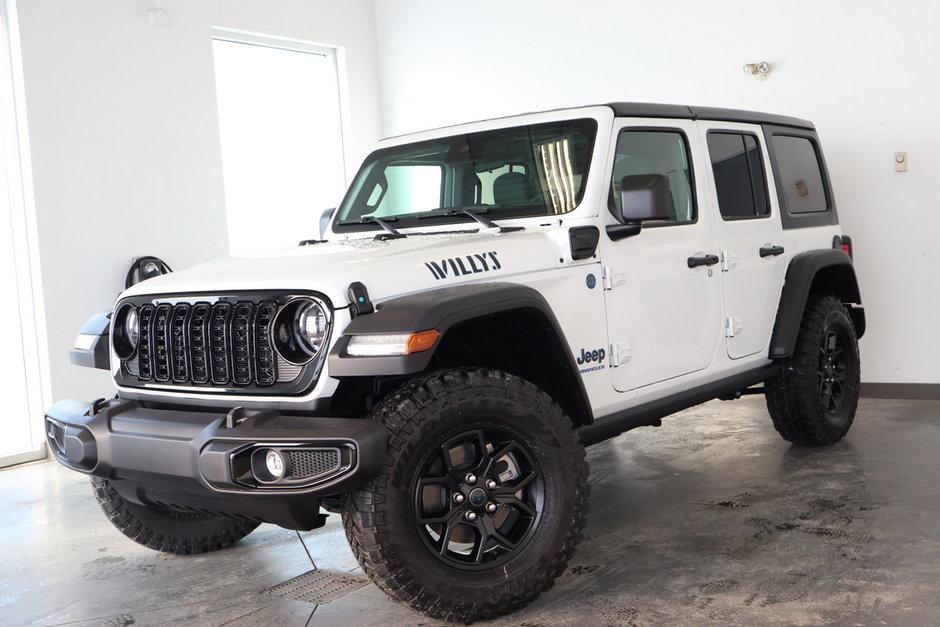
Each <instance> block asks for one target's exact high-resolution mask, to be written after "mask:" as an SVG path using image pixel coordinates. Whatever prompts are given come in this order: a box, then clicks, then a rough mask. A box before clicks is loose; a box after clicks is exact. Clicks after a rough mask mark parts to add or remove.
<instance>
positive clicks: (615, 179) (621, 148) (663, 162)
mask: <svg viewBox="0 0 940 627" xmlns="http://www.w3.org/2000/svg"><path fill="white" fill-rule="evenodd" d="M635 174H661V175H663V176H665V177H666V180H667V181H668V183H669V193H670V195H671V196H672V208H671V210H670V212H669V219H667V220H662V221H659V222H647V223H646V225H647V226H655V225H657V224H685V223H689V222H694V221H695V190H694V189H693V187H692V166H691V165H690V164H689V151H688V147H687V144H686V140H685V135H684V134H683V133H681V132H680V131H671V130H662V131H658V130H636V131H634V130H625V131H621V133H620V137H618V138H617V152H616V155H615V157H614V171H613V176H612V177H611V178H612V180H611V199H610V203H611V208H612V211H613V210H614V208H615V209H616V210H618V212H619V209H620V181H621V179H623V177H625V176H631V175H635ZM614 215H616V213H615V214H614Z"/></svg>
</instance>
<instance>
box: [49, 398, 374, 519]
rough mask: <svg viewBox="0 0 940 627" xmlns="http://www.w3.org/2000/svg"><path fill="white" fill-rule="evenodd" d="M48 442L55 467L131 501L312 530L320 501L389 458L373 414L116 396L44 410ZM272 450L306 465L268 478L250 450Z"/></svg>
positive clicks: (364, 478) (69, 402) (348, 487)
mask: <svg viewBox="0 0 940 627" xmlns="http://www.w3.org/2000/svg"><path fill="white" fill-rule="evenodd" d="M46 438H47V440H48V443H49V448H50V450H51V451H52V453H53V455H54V456H55V457H56V459H57V460H58V461H59V462H60V463H62V464H63V465H65V466H67V467H69V468H72V469H74V470H77V471H79V472H83V473H87V474H91V475H95V476H98V477H103V478H107V479H109V480H111V481H112V482H113V484H114V487H115V489H116V490H117V491H118V492H119V493H120V494H121V495H122V496H124V497H125V498H127V499H129V500H131V501H134V502H139V503H142V504H145V505H154V504H157V505H161V506H164V507H165V506H172V507H182V508H189V509H197V510H199V511H205V512H212V513H220V514H226V515H231V516H239V517H244V518H251V519H255V520H260V521H264V522H271V523H274V524H278V525H281V526H283V527H287V528H291V529H310V528H313V527H315V526H318V524H319V522H321V521H320V518H319V515H318V512H319V497H320V496H326V495H335V494H340V493H343V492H347V491H350V490H353V489H355V488H356V487H358V486H359V485H361V484H362V483H363V482H365V481H368V480H369V479H371V478H373V477H374V476H375V475H377V474H378V473H379V471H380V470H381V467H382V463H383V461H384V458H385V429H384V427H383V426H382V425H381V424H379V423H376V422H374V421H371V420H363V419H350V418H308V417H301V416H285V415H283V414H280V413H278V412H276V411H264V412H245V411H240V410H232V411H231V412H229V413H228V414H222V413H209V412H196V411H186V410H165V409H149V408H145V407H142V406H141V405H140V404H139V403H137V402H134V401H129V400H120V399H114V400H110V401H103V400H102V401H96V402H95V403H91V404H89V403H82V402H78V401H72V400H63V401H59V402H58V403H56V404H55V405H54V406H52V407H51V408H50V409H49V410H48V411H47V412H46ZM271 449H274V450H277V451H280V452H281V453H282V454H283V457H284V459H288V460H290V459H295V457H294V456H298V455H299V456H300V457H296V459H298V460H301V461H303V466H302V467H301V464H300V463H299V462H298V463H297V464H295V465H296V466H297V468H296V469H293V470H290V472H289V473H285V476H284V477H283V480H277V481H273V480H270V479H271V478H270V477H267V479H268V480H265V477H263V472H261V473H259V472H257V465H258V462H257V458H258V454H256V452H258V451H260V452H261V457H262V458H263V454H264V452H265V451H267V450H271ZM253 460H254V461H253ZM309 460H314V461H315V462H316V463H309ZM324 460H328V463H327V462H326V461H324ZM259 475H260V476H259Z"/></svg>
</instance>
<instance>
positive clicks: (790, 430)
mask: <svg viewBox="0 0 940 627" xmlns="http://www.w3.org/2000/svg"><path fill="white" fill-rule="evenodd" d="M781 365H782V370H781V372H780V374H779V375H777V376H776V377H774V378H773V379H771V380H769V381H768V382H767V383H766V386H765V393H766V397H767V409H768V411H769V412H770V417H771V418H772V419H773V422H774V427H775V428H776V429H777V431H778V432H779V433H780V435H781V436H783V438H784V439H785V440H788V441H790V442H795V443H800V444H820V445H825V444H833V443H834V442H838V441H839V440H841V439H842V438H843V437H844V436H845V434H846V433H848V431H849V428H850V427H851V426H852V421H853V420H854V418H855V409H856V407H857V406H858V391H859V373H860V371H861V368H860V366H859V358H858V339H857V337H856V333H855V326H854V325H853V324H852V318H851V317H850V316H849V314H848V312H847V311H846V310H845V307H844V306H843V305H842V303H841V302H840V301H839V299H838V298H836V297H835V296H820V295H811V296H810V297H809V300H808V302H807V304H806V310H805V312H804V313H803V321H802V322H801V324H800V331H799V334H798V335H797V340H796V347H795V348H794V350H793V356H792V357H791V358H790V359H788V360H786V361H785V362H783V363H782V364H781Z"/></svg>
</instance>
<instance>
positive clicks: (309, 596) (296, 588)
mask: <svg viewBox="0 0 940 627" xmlns="http://www.w3.org/2000/svg"><path fill="white" fill-rule="evenodd" d="M368 583H369V578H368V577H366V576H364V575H354V574H352V573H343V572H339V571H335V570H319V569H317V570H311V571H310V572H307V573H304V574H303V575H300V576H299V577H294V578H293V579H290V580H288V581H285V582H284V583H279V584H277V585H276V586H272V587H270V588H268V589H267V590H262V591H261V594H274V595H277V596H281V597H286V598H288V599H296V600H297V601H306V602H307V603H313V604H315V605H322V604H323V603H329V602H330V601H335V600H336V599H338V598H340V597H343V596H346V595H347V594H349V593H350V592H352V591H354V590H358V589H359V588H361V587H363V586H365V585H367V584H368Z"/></svg>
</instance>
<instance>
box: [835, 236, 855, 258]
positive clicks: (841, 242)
mask: <svg viewBox="0 0 940 627" xmlns="http://www.w3.org/2000/svg"><path fill="white" fill-rule="evenodd" d="M832 247H833V248H841V249H842V251H843V252H844V253H845V254H846V255H848V256H849V257H852V252H853V251H852V238H851V237H849V236H848V235H843V236H841V237H840V236H838V235H836V236H835V237H834V238H832Z"/></svg>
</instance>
